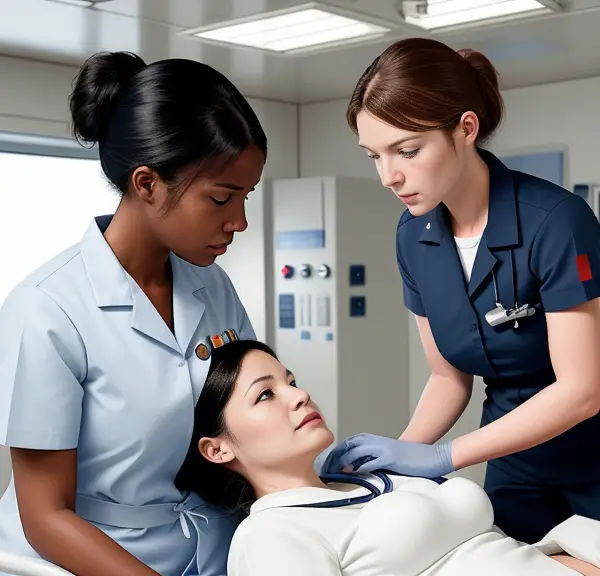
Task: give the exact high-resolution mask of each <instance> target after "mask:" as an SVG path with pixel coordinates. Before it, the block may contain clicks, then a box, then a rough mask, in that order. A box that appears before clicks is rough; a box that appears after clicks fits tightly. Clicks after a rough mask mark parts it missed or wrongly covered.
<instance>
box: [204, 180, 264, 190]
mask: <svg viewBox="0 0 600 576" xmlns="http://www.w3.org/2000/svg"><path fill="white" fill-rule="evenodd" d="M259 184H260V180H259V181H258V182H257V183H256V184H255V185H254V186H252V188H251V190H252V189H254V188H256V187H257V186H258V185H259ZM213 186H215V187H217V188H226V189H227V190H233V191H234V192H243V191H244V190H245V188H244V187H243V186H238V185H237V184H231V183H229V182H215V183H214V184H213Z"/></svg>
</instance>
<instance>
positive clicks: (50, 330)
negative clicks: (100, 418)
mask: <svg viewBox="0 0 600 576" xmlns="http://www.w3.org/2000/svg"><path fill="white" fill-rule="evenodd" d="M85 370H86V365H85V351H84V347H83V342H82V341H81V338H80V336H79V334H78V332H77V330H76V329H75V327H74V326H73V324H72V323H71V321H70V319H69V318H68V317H67V315H66V314H65V312H64V311H63V310H62V309H61V308H60V307H59V306H58V305H57V304H56V303H55V302H54V301H53V300H52V299H51V298H49V297H48V296H47V295H46V294H44V293H43V292H42V291H41V290H40V289H39V288H30V287H18V288H16V289H15V290H14V291H13V292H12V293H11V294H9V296H8V298H7V299H6V301H5V303H4V305H3V306H2V308H1V309H0V444H3V445H6V446H11V447H15V448H31V449H38V450H68V449H73V448H76V447H77V444H78V439H79V429H80V422H81V404H82V398H83V388H82V385H81V383H80V382H82V381H83V379H84V377H85Z"/></svg>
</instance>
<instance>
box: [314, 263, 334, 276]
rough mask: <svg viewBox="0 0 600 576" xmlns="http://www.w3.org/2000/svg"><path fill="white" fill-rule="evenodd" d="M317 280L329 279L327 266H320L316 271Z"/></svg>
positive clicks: (329, 270) (329, 271) (329, 269)
mask: <svg viewBox="0 0 600 576" xmlns="http://www.w3.org/2000/svg"><path fill="white" fill-rule="evenodd" d="M317 274H318V275H319V278H329V276H331V268H330V267H329V266H327V264H322V265H321V266H319V269H318V270H317Z"/></svg>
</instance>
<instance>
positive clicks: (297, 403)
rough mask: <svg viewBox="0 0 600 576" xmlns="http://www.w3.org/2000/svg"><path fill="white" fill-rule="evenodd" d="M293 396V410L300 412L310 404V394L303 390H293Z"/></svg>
mask: <svg viewBox="0 0 600 576" xmlns="http://www.w3.org/2000/svg"><path fill="white" fill-rule="evenodd" d="M291 390H293V394H292V410H299V409H300V408H302V407H303V406H306V405H307V404H308V403H309V402H310V394H309V393H308V392H307V391H306V390H302V388H291Z"/></svg>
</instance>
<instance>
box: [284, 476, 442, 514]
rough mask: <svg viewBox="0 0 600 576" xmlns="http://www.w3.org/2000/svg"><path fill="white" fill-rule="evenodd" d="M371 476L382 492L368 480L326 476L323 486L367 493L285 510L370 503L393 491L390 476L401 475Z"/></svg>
mask: <svg viewBox="0 0 600 576" xmlns="http://www.w3.org/2000/svg"><path fill="white" fill-rule="evenodd" d="M371 474H372V475H373V476H377V478H379V479H380V480H381V481H382V482H383V491H382V490H380V489H379V488H377V486H375V485H373V484H371V482H369V481H368V480H365V479H364V478H360V477H358V476H353V475H352V474H327V475H326V476H321V481H322V482H324V483H325V484H330V483H333V482H335V483H338V484H354V485H355V486H360V487H362V488H366V489H367V490H368V491H369V493H368V494H363V495H362V496H354V497H352V498H341V499H339V500H330V501H328V502H311V503H308V504H292V505H291V506H286V508H341V507H343V506H352V505H355V504H366V503H367V502H370V501H371V500H373V499H374V498H377V497H378V496H381V495H382V494H389V493H390V492H392V491H393V490H394V485H393V483H392V481H391V480H390V479H389V476H390V475H393V476H401V474H396V473H395V472H389V471H387V470H386V471H385V472H384V471H375V472H371ZM429 480H433V481H434V482H437V483H438V484H443V483H444V482H445V481H446V478H442V477H440V478H429Z"/></svg>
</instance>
